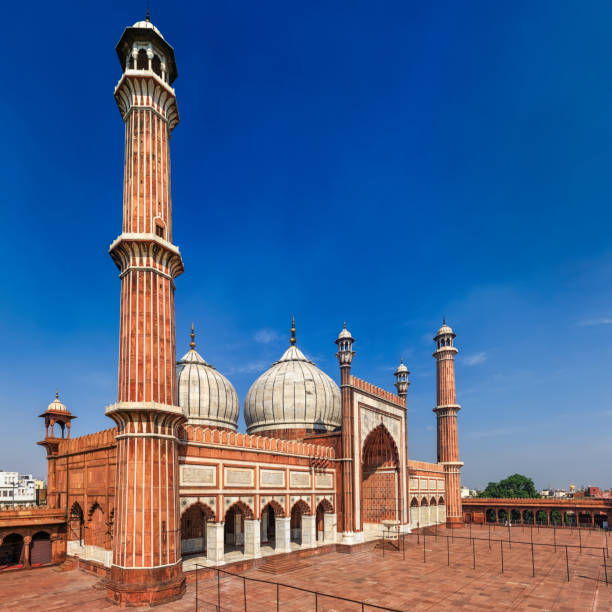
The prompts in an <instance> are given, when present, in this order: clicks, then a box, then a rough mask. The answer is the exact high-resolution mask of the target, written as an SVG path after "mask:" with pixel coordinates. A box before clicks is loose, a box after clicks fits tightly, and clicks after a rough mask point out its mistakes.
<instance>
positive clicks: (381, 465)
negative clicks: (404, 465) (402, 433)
mask: <svg viewBox="0 0 612 612" xmlns="http://www.w3.org/2000/svg"><path fill="white" fill-rule="evenodd" d="M398 491H399V454H398V452H397V447H396V445H395V442H394V441H393V438H392V437H391V435H390V434H389V432H388V431H387V428H386V427H385V426H384V425H383V424H382V423H381V424H380V425H379V426H378V427H376V428H375V429H373V430H372V431H371V432H370V433H369V434H368V436H367V438H366V439H365V442H364V443H363V450H362V453H361V512H362V520H363V522H364V523H376V524H380V523H381V522H382V521H384V520H398V519H399V501H398V500H399V494H398Z"/></svg>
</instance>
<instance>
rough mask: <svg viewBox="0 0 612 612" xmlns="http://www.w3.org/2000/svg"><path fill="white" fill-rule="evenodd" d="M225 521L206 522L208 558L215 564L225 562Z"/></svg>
mask: <svg viewBox="0 0 612 612" xmlns="http://www.w3.org/2000/svg"><path fill="white" fill-rule="evenodd" d="M223 535H224V534H223V523H213V522H208V523H206V559H207V560H208V561H209V562H210V563H213V564H214V565H221V563H223V555H224V544H225V543H224V541H223Z"/></svg>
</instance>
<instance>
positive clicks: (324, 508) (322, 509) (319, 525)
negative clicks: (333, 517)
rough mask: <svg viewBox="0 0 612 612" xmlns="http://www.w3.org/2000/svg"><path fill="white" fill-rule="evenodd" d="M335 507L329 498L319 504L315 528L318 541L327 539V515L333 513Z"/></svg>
mask: <svg viewBox="0 0 612 612" xmlns="http://www.w3.org/2000/svg"><path fill="white" fill-rule="evenodd" d="M333 512H334V508H333V507H332V505H331V502H330V501H329V500H328V499H323V500H321V501H320V502H319V505H318V506H317V511H316V514H315V525H316V526H315V530H316V534H315V535H316V540H317V542H323V541H324V540H325V515H326V514H333Z"/></svg>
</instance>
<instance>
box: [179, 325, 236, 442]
mask: <svg viewBox="0 0 612 612" xmlns="http://www.w3.org/2000/svg"><path fill="white" fill-rule="evenodd" d="M189 346H190V349H189V351H188V352H187V353H186V354H185V356H184V357H183V358H182V359H181V360H180V361H179V362H177V369H176V372H177V388H178V404H179V406H180V407H181V408H182V409H183V413H184V414H185V416H186V417H187V424H188V425H202V426H205V427H224V428H227V429H232V430H234V431H236V429H237V424H238V411H239V406H238V395H237V393H236V389H234V386H233V385H232V383H231V382H230V381H229V380H228V379H227V378H225V376H223V374H221V373H220V372H217V370H216V369H215V368H214V367H213V366H212V365H210V364H209V363H206V361H204V359H203V358H202V356H201V355H200V354H199V353H198V352H197V351H196V350H195V346H196V345H195V332H194V330H193V323H192V324H191V343H190V344H189Z"/></svg>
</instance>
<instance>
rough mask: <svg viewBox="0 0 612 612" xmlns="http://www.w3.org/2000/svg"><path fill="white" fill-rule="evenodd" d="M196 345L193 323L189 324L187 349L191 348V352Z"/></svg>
mask: <svg viewBox="0 0 612 612" xmlns="http://www.w3.org/2000/svg"><path fill="white" fill-rule="evenodd" d="M195 346H196V343H195V331H194V329H193V321H192V322H191V342H190V343H189V348H191V350H193V349H195Z"/></svg>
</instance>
